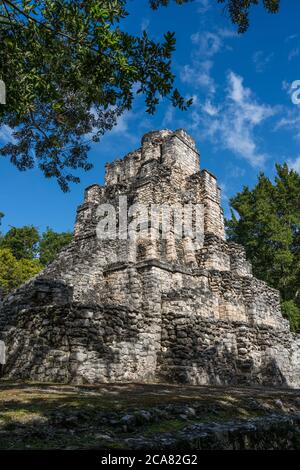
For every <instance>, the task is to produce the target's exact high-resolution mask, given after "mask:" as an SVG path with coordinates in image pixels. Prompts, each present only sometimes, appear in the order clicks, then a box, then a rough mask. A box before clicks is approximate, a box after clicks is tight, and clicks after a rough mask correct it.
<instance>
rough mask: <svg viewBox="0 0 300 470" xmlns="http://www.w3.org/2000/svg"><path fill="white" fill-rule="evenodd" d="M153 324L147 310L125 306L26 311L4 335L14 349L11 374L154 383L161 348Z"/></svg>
mask: <svg viewBox="0 0 300 470" xmlns="http://www.w3.org/2000/svg"><path fill="white" fill-rule="evenodd" d="M149 324H151V320H149V319H148V318H147V317H146V318H145V317H144V315H143V314H142V312H141V311H135V310H133V309H132V308H128V307H125V306H122V305H114V306H105V305H95V304H93V305H90V306H89V305H87V304H84V305H81V304H66V305H64V306H52V307H38V308H35V309H34V308H32V309H27V310H24V311H23V312H20V313H19V315H18V322H17V324H15V325H11V326H10V328H7V329H6V330H5V331H4V334H2V337H3V339H4V341H5V342H6V344H9V345H10V346H9V350H8V358H7V364H6V371H7V375H8V376H9V377H11V378H22V379H26V378H30V379H31V380H41V381H55V382H73V383H97V382H117V381H137V380H143V381H145V382H147V381H153V380H154V375H155V369H156V343H155V341H154V340H155V338H154V335H155V330H153V332H149V331H150V330H151V328H149V326H150V325H149ZM146 331H147V332H146Z"/></svg>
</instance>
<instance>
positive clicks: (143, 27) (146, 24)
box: [141, 18, 150, 31]
mask: <svg viewBox="0 0 300 470" xmlns="http://www.w3.org/2000/svg"><path fill="white" fill-rule="evenodd" d="M149 25H150V20H149V19H148V18H142V22H141V31H147V29H148V28H149Z"/></svg>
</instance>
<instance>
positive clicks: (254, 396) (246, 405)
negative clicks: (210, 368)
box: [0, 380, 300, 449]
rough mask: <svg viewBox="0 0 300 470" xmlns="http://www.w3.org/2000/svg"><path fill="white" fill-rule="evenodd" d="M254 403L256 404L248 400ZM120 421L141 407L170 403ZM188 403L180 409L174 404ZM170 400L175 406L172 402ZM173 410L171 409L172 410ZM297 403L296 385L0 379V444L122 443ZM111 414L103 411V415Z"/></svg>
mask: <svg viewBox="0 0 300 470" xmlns="http://www.w3.org/2000/svg"><path fill="white" fill-rule="evenodd" d="M253 403H254V404H255V406H253ZM170 405H171V406H172V407H173V408H172V410H173V411H172V412H171V414H170V413H169V412H166V413H165V415H162V416H161V417H159V418H158V419H156V420H155V419H154V420H153V419H152V418H151V419H150V420H149V421H148V422H147V420H145V421H141V422H139V421H137V423H136V424H135V426H134V427H133V428H128V429H127V428H126V426H125V428H124V426H123V425H122V424H121V422H120V419H121V418H122V416H124V415H126V414H132V415H136V414H138V412H139V410H149V411H151V410H152V411H151V412H152V415H151V416H155V415H154V414H153V410H154V409H164V407H165V409H166V410H168V409H169V408H170ZM184 406H189V407H193V408H194V409H195V410H196V413H195V415H193V414H192V415H191V416H183V414H182V412H180V411H178V412H177V411H176V409H175V408H176V407H184ZM174 407H175V408H174ZM174 409H175V411H174ZM299 410H300V391H297V390H296V391H291V390H280V389H279V390H271V389H262V388H252V389H249V388H242V387H239V388H235V387H212V386H208V387H204V386H183V385H170V384H160V385H159V384H147V385H145V384H115V385H107V384H103V385H98V386H89V385H87V386H71V385H59V384H44V383H43V384H41V383H30V382H25V383H24V382H11V381H7V380H1V381H0V449H68V448H70V449H73V448H74V449H75V448H76V449H84V448H107V449H109V448H111V449H113V448H126V446H127V441H126V439H127V438H128V437H140V436H144V437H145V438H146V439H149V438H151V437H153V436H158V435H163V434H166V433H171V434H174V433H177V432H179V431H180V430H182V429H183V428H184V427H185V426H188V425H191V424H195V423H206V424H209V423H210V422H222V423H223V422H226V421H231V420H234V419H246V420H247V419H250V418H253V417H257V416H264V415H268V414H270V413H274V412H276V413H285V414H286V413H295V412H299ZM107 417H108V418H107Z"/></svg>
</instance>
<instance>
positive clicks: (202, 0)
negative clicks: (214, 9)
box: [197, 0, 211, 14]
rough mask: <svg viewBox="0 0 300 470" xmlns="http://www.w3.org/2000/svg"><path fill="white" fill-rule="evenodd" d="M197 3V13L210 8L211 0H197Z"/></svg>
mask: <svg viewBox="0 0 300 470" xmlns="http://www.w3.org/2000/svg"><path fill="white" fill-rule="evenodd" d="M197 3H198V4H199V7H198V9H197V11H198V13H201V14H203V13H206V12H207V11H208V10H209V9H210V8H211V0H197Z"/></svg>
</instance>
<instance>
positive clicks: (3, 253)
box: [0, 248, 42, 295]
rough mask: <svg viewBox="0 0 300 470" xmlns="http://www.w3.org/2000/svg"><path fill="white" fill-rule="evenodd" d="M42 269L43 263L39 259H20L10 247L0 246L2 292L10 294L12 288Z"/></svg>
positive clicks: (0, 286) (0, 285) (0, 284)
mask: <svg viewBox="0 0 300 470" xmlns="http://www.w3.org/2000/svg"><path fill="white" fill-rule="evenodd" d="M41 269H42V265H41V264H40V262H39V261H38V260H37V259H35V260H29V259H21V260H18V259H16V258H15V257H14V255H13V253H12V251H11V250H10V249H9V248H0V288H1V291H2V292H1V294H4V295H6V294H8V293H9V292H10V291H11V290H13V289H15V288H16V287H18V286H19V285H21V284H23V283H24V282H25V281H27V279H30V278H31V277H33V276H35V275H36V274H38V272H39V271H41Z"/></svg>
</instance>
